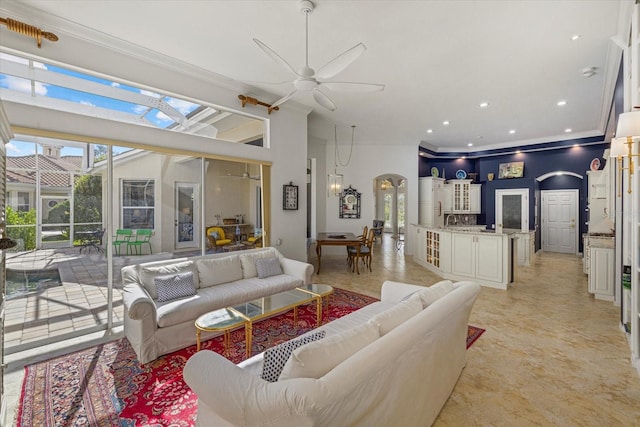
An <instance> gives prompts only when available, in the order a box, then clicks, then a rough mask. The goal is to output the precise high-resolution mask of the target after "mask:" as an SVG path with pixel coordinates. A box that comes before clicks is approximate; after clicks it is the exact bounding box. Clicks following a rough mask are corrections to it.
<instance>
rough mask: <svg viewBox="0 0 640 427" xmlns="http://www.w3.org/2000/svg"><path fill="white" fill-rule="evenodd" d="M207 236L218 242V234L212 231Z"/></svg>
mask: <svg viewBox="0 0 640 427" xmlns="http://www.w3.org/2000/svg"><path fill="white" fill-rule="evenodd" d="M209 236H211V237H213V240H220V234H219V233H218V232H217V231H212V232H211V233H209Z"/></svg>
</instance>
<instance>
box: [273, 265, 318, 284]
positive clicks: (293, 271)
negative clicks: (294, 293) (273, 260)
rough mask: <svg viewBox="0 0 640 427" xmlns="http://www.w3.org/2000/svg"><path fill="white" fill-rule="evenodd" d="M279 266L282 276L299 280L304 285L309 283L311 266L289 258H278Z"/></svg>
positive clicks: (311, 272) (311, 271)
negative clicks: (286, 275) (285, 275)
mask: <svg viewBox="0 0 640 427" xmlns="http://www.w3.org/2000/svg"><path fill="white" fill-rule="evenodd" d="M280 265H281V266H282V272H283V273H284V274H288V275H289V276H293V277H296V278H298V279H301V280H302V281H303V282H304V284H305V285H308V284H310V283H311V275H312V274H313V265H311V264H308V263H306V262H302V261H298V260H295V259H290V258H280Z"/></svg>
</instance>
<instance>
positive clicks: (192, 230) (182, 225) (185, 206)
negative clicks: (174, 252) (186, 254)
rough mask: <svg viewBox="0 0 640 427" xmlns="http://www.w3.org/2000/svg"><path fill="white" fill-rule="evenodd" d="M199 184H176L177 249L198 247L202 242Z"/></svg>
mask: <svg viewBox="0 0 640 427" xmlns="http://www.w3.org/2000/svg"><path fill="white" fill-rule="evenodd" d="M198 188H199V186H198V184H194V183H190V182H176V201H175V225H176V249H182V248H192V247H197V246H198V245H199V242H200V239H199V237H200V233H199V231H198V230H200V221H199V218H200V215H199V213H200V209H199V207H198V200H199V197H200V196H199V191H198Z"/></svg>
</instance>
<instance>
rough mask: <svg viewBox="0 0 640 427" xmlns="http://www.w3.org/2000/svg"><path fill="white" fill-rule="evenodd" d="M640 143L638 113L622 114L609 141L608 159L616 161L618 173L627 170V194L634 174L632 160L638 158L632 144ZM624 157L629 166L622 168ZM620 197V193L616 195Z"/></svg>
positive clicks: (639, 115) (639, 116) (639, 119)
mask: <svg viewBox="0 0 640 427" xmlns="http://www.w3.org/2000/svg"><path fill="white" fill-rule="evenodd" d="M638 141H640V111H633V112H628V113H622V114H620V116H619V117H618V126H617V128H616V137H615V138H613V139H612V140H611V150H610V152H609V157H614V158H616V159H617V164H618V172H620V173H621V172H622V171H623V170H625V169H626V170H627V172H628V179H629V184H628V188H627V193H631V186H632V178H633V173H634V165H633V158H634V157H640V153H638V152H637V150H636V152H634V144H635V143H637V142H638ZM624 157H628V158H629V166H627V167H624ZM618 197H620V193H618Z"/></svg>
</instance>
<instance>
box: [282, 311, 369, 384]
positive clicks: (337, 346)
mask: <svg viewBox="0 0 640 427" xmlns="http://www.w3.org/2000/svg"><path fill="white" fill-rule="evenodd" d="M379 337H380V334H379V333H378V327H377V325H374V324H373V323H364V324H362V325H359V326H356V327H355V328H351V329H347V330H346V331H344V332H342V333H341V334H337V335H332V336H328V337H326V338H324V339H322V340H319V341H316V342H312V343H309V344H306V345H303V346H302V347H300V348H297V349H295V350H294V351H293V352H292V353H291V357H290V358H289V360H288V361H287V363H286V364H285V365H284V369H283V370H282V373H281V374H280V378H279V379H278V381H280V380H285V379H289V378H316V379H318V378H321V377H322V376H324V375H325V374H326V373H327V372H329V371H330V370H332V369H333V368H335V367H336V366H338V365H339V364H340V363H341V362H342V361H343V360H346V359H347V358H349V357H351V355H353V354H354V353H356V352H357V351H359V350H360V349H363V348H364V347H366V346H367V345H369V344H371V343H372V342H374V341H375V340H377V339H378V338H379Z"/></svg>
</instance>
